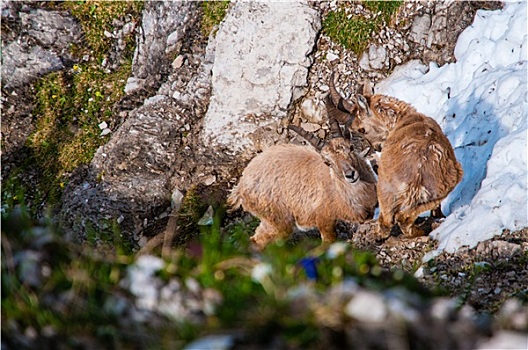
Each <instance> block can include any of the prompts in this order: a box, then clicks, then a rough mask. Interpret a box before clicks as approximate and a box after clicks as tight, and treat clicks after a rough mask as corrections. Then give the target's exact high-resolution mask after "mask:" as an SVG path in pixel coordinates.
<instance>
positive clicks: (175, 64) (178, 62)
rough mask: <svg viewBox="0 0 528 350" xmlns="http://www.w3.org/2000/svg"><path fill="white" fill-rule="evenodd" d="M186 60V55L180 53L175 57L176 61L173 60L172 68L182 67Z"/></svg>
mask: <svg viewBox="0 0 528 350" xmlns="http://www.w3.org/2000/svg"><path fill="white" fill-rule="evenodd" d="M184 61H185V57H184V56H183V55H179V56H178V57H176V58H175V59H174V61H172V68H173V69H178V68H180V67H181V66H183V62H184Z"/></svg>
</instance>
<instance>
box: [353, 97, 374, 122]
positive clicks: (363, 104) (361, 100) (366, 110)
mask: <svg viewBox="0 0 528 350" xmlns="http://www.w3.org/2000/svg"><path fill="white" fill-rule="evenodd" d="M356 104H357V106H358V108H359V110H360V112H361V113H362V114H364V115H366V116H368V117H370V116H372V112H371V110H370V107H369V103H368V101H367V98H366V97H365V96H363V95H359V94H358V95H356Z"/></svg>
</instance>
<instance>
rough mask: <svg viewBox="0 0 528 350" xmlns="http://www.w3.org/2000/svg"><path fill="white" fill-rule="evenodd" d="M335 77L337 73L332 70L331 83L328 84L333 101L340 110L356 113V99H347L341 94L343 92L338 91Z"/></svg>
mask: <svg viewBox="0 0 528 350" xmlns="http://www.w3.org/2000/svg"><path fill="white" fill-rule="evenodd" d="M334 77H335V73H334V72H332V75H331V76H330V84H329V85H328V86H329V88H330V97H331V98H332V103H333V104H334V106H335V107H336V108H337V109H338V110H339V111H341V112H343V113H347V114H352V113H354V111H355V109H356V103H355V101H353V102H350V101H347V100H345V99H344V98H343V97H342V96H341V94H340V93H339V92H338V91H337V89H336V87H335V79H334ZM342 124H344V123H342Z"/></svg>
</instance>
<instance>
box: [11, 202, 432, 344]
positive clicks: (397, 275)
mask: <svg viewBox="0 0 528 350" xmlns="http://www.w3.org/2000/svg"><path fill="white" fill-rule="evenodd" d="M224 216H225V210H224V209H223V208H222V207H217V208H215V210H214V214H213V220H212V222H209V224H208V225H202V226H200V228H199V229H200V233H199V234H196V235H195V238H194V239H192V240H191V241H189V242H188V243H187V244H185V245H182V246H180V247H177V248H175V249H174V250H173V252H172V254H171V255H170V256H169V257H168V258H167V259H166V260H165V267H164V268H163V269H162V271H160V272H159V274H158V276H159V278H160V279H161V280H162V281H165V282H164V283H169V281H171V279H174V278H177V279H179V280H182V281H185V280H187V279H188V278H192V279H194V280H196V281H197V282H198V284H199V285H200V287H201V288H212V289H214V290H216V291H218V292H219V294H220V295H221V296H222V302H221V303H220V305H219V306H218V307H217V308H216V310H215V312H214V314H213V315H209V316H208V317H207V318H206V319H205V320H204V323H202V324H193V323H190V322H176V323H175V322H174V321H173V320H168V319H167V320H166V321H163V322H162V323H161V324H157V326H156V327H151V326H150V325H148V323H149V322H147V323H146V324H144V323H141V322H139V323H138V322H137V321H133V320H129V319H128V318H127V317H128V316H126V315H127V313H124V314H123V313H121V314H116V313H115V305H120V304H122V307H121V308H122V309H125V310H127V309H132V308H133V307H132V305H133V304H134V299H133V298H132V297H131V296H130V295H129V294H128V292H127V289H126V288H125V287H124V286H123V284H122V283H121V282H122V280H123V279H124V278H125V277H126V275H127V269H128V267H129V266H130V265H131V264H133V263H134V262H135V260H136V257H135V256H134V255H133V254H131V253H127V252H125V251H123V250H122V251H116V252H113V253H112V254H108V253H105V251H101V250H98V249H97V248H95V247H94V246H92V245H91V244H85V245H81V246H79V245H77V244H73V243H71V242H69V241H68V240H67V239H66V238H64V237H62V236H61V235H60V234H57V232H56V229H55V228H54V226H53V224H52V223H51V222H36V221H34V220H32V219H31V217H30V215H29V214H28V212H27V210H26V209H25V208H24V207H22V206H17V207H16V208H15V209H13V210H3V212H2V325H3V327H2V336H3V338H2V339H3V341H6V342H7V344H9V345H12V346H14V347H15V348H16V347H18V346H21V344H22V343H23V339H25V338H24V336H23V335H26V334H28V333H34V334H35V338H34V339H36V341H38V343H46V344H49V346H58V345H64V344H66V345H67V347H68V346H71V347H75V346H80V345H81V344H83V346H85V345H86V343H88V344H92V345H94V344H95V346H103V347H108V346H106V345H103V344H113V345H112V346H110V347H112V348H128V347H130V346H140V347H149V348H152V347H154V348H166V346H181V345H182V344H184V343H186V342H188V341H191V340H193V339H195V338H196V337H199V336H200V335H203V334H208V333H211V332H217V331H221V330H225V329H241V330H244V332H246V334H247V335H248V337H250V338H251V339H260V340H261V341H262V343H263V344H264V345H263V346H266V339H270V336H271V335H273V336H274V337H279V338H280V339H281V341H282V342H284V343H285V344H287V346H288V347H289V348H299V347H300V348H306V347H307V346H310V347H313V345H314V344H318V346H319V345H321V346H322V345H323V344H324V342H325V336H324V332H325V329H326V326H325V324H324V323H323V324H322V323H321V319H320V317H319V316H318V315H317V314H316V313H314V311H313V310H311V309H310V308H308V307H304V308H303V310H304V311H303V314H302V315H299V314H298V312H299V311H298V310H297V311H296V310H294V308H292V299H291V295H292V293H295V292H296V291H297V290H299V288H301V289H302V288H304V287H308V288H311V289H312V290H313V291H314V293H320V295H324V293H326V292H327V291H328V290H329V289H330V288H332V287H334V286H338V285H339V284H340V283H343V281H345V280H347V279H352V280H354V281H355V282H356V283H357V284H359V285H362V286H365V287H367V288H370V289H374V290H378V291H383V290H385V289H387V288H391V287H394V286H402V285H403V286H406V287H407V288H408V289H409V290H412V291H415V292H417V293H418V294H419V295H427V294H428V292H427V291H424V290H423V288H422V287H420V285H419V284H418V283H417V282H416V280H415V279H414V278H412V277H411V276H409V275H407V274H406V273H404V272H402V271H400V270H395V271H383V270H382V269H381V267H380V266H379V264H378V263H377V261H376V259H375V258H374V256H373V254H372V253H369V252H362V251H357V250H355V249H353V247H351V246H350V245H349V244H346V243H338V244H337V245H335V246H333V247H332V246H330V247H329V246H325V245H320V240H319V239H314V238H306V239H302V240H300V241H299V242H295V243H294V242H290V241H278V242H276V243H274V244H270V245H269V246H268V247H267V248H266V249H265V250H264V251H263V252H261V253H260V254H255V253H254V252H253V251H252V250H251V247H250V242H249V237H250V235H251V234H252V233H253V232H254V229H255V227H256V225H258V220H251V221H247V220H246V221H243V220H240V219H237V220H230V221H229V222H226V221H225V217H224ZM336 247H337V248H338V249H335V248H336ZM330 251H332V253H331V252H330ZM306 261H308V263H309V264H310V263H313V266H312V267H313V268H315V270H316V275H317V276H316V277H314V275H313V274H312V275H311V272H309V268H307V267H306V266H305V264H304V262H306ZM303 286H304V287H303ZM111 305H112V307H110V306H111ZM330 311H331V310H330ZM321 312H322V311H321ZM332 313H333V312H330V314H332ZM161 319H163V318H161ZM131 330H133V331H131ZM131 333H133V334H131ZM170 344H172V345H170ZM174 344H176V345H174ZM178 344H179V345H178ZM268 345H269V344H268Z"/></svg>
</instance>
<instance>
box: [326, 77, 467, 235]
mask: <svg viewBox="0 0 528 350" xmlns="http://www.w3.org/2000/svg"><path fill="white" fill-rule="evenodd" d="M333 80H334V79H333V76H332V79H331V82H330V96H331V99H332V101H333V103H334V105H336V106H338V108H339V110H340V114H339V115H338V116H339V117H340V119H339V121H340V122H341V123H343V124H346V125H352V129H353V130H356V131H359V132H361V133H363V134H364V135H365V137H366V138H367V139H368V140H369V141H370V142H371V144H372V145H373V147H374V148H375V149H377V150H381V157H380V160H379V164H378V186H377V195H378V201H379V207H380V215H379V219H378V238H386V237H388V235H389V234H390V231H391V229H392V227H393V226H394V225H399V227H400V229H401V230H402V232H403V234H404V235H405V236H406V237H417V236H421V235H423V234H424V232H423V231H422V230H421V229H420V228H418V227H416V226H415V225H414V221H415V220H416V218H417V217H418V215H419V214H420V213H422V212H424V211H428V210H433V209H436V210H435V211H436V215H437V216H440V215H442V214H441V210H440V207H439V205H440V203H441V202H442V200H444V199H445V198H446V197H447V195H448V194H449V193H450V192H451V191H452V190H453V189H454V188H455V186H456V185H457V184H458V183H459V182H460V181H461V180H462V176H463V171H462V166H461V165H460V163H459V162H458V161H457V160H456V157H455V152H454V151H453V147H452V146H451V144H450V143H449V140H448V139H447V137H446V136H445V135H444V133H443V132H442V129H441V128H440V126H439V125H438V123H437V122H436V121H434V120H433V119H432V118H429V117H427V116H425V115H423V114H421V113H418V112H417V111H416V109H414V108H413V107H412V106H411V105H409V104H408V103H406V102H403V101H400V100H398V99H396V98H393V97H389V96H385V95H376V94H374V95H369V94H364V95H355V96H354V97H353V98H351V100H350V101H347V100H345V99H344V98H343V97H341V95H340V94H339V93H338V92H337V90H336V88H335V86H334V81H333ZM354 117H355V118H354Z"/></svg>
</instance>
